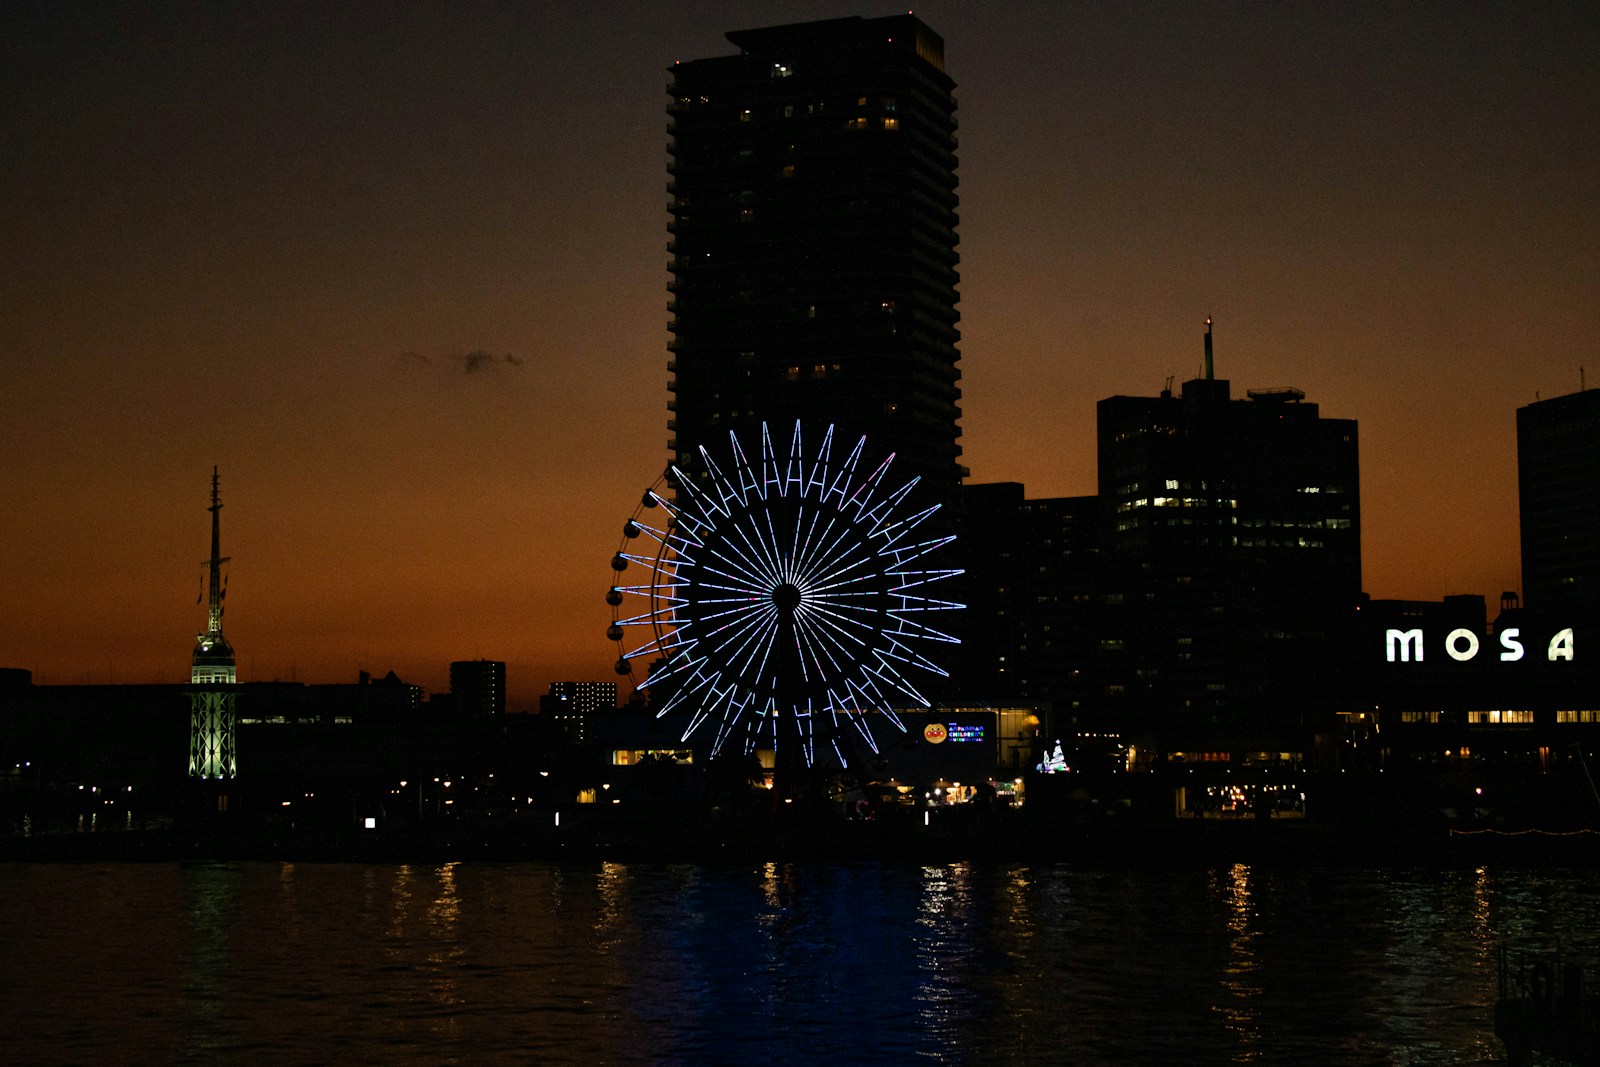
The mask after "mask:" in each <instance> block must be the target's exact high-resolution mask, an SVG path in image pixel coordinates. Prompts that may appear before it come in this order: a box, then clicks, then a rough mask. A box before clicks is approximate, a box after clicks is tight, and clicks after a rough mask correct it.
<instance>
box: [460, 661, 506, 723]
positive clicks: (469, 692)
mask: <svg viewBox="0 0 1600 1067" xmlns="http://www.w3.org/2000/svg"><path fill="white" fill-rule="evenodd" d="M450 700H451V703H452V704H453V705H454V707H455V713H456V714H457V715H465V716H468V717H472V718H486V717H489V716H495V715H504V714H505V713H506V665H505V663H504V662H502V661H500V660H493V659H471V660H457V661H456V662H454V663H452V664H450Z"/></svg>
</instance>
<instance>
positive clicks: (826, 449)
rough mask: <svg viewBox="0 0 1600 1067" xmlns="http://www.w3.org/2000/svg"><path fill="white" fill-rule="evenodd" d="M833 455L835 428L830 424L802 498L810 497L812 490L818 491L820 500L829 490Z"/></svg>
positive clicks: (802, 492) (824, 432) (823, 437)
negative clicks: (829, 465) (829, 473)
mask: <svg viewBox="0 0 1600 1067" xmlns="http://www.w3.org/2000/svg"><path fill="white" fill-rule="evenodd" d="M832 454H833V426H832V425H831V424H830V425H829V426H828V428H827V430H825V431H823V434H822V447H821V448H819V449H817V458H816V459H815V460H814V461H813V462H812V464H811V477H809V478H807V479H806V484H805V488H804V489H803V490H801V495H802V496H808V495H810V493H811V490H812V489H816V490H817V493H818V499H821V494H823V493H825V492H827V490H828V464H829V461H830V458H831V457H832Z"/></svg>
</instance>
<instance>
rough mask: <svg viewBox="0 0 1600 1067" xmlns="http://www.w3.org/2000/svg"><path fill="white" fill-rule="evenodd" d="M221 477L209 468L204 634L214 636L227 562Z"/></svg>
mask: <svg viewBox="0 0 1600 1067" xmlns="http://www.w3.org/2000/svg"><path fill="white" fill-rule="evenodd" d="M220 486H221V478H220V476H219V475H218V473H217V468H216V467H212V468H211V507H210V508H208V509H207V510H208V511H210V512H211V560H210V563H211V584H210V589H211V602H210V609H209V612H208V617H207V619H206V636H208V637H212V638H216V637H220V636H221V635H222V596H223V589H222V565H223V564H224V563H226V562H228V560H229V558H230V557H228V556H224V555H223V554H222V494H221V492H220Z"/></svg>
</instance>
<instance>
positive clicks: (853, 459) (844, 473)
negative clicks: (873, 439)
mask: <svg viewBox="0 0 1600 1067" xmlns="http://www.w3.org/2000/svg"><path fill="white" fill-rule="evenodd" d="M866 447H867V439H866V438H865V437H862V438H860V439H858V440H857V441H856V444H855V447H854V448H852V449H851V450H850V456H849V458H848V459H846V460H845V461H844V464H843V466H841V467H840V468H839V471H838V473H837V474H835V475H834V476H833V479H832V481H830V482H829V483H828V488H827V489H826V490H824V491H823V494H822V496H821V498H820V501H819V502H822V503H826V502H828V501H832V503H833V506H834V507H835V508H837V509H838V510H840V511H843V510H844V509H845V507H846V505H848V504H849V502H850V497H851V494H852V493H853V492H854V489H853V488H852V483H853V481H854V480H855V476H856V466H857V464H859V463H860V462H861V453H862V451H863V450H864V449H865V448H866Z"/></svg>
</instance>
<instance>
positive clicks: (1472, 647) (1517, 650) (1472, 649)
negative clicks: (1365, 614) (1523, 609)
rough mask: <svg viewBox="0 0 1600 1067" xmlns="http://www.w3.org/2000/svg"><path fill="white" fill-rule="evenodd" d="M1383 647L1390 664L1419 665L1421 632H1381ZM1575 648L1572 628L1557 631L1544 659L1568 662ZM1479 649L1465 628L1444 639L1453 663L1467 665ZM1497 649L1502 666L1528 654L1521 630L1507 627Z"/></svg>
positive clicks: (1469, 631)
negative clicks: (1498, 649)
mask: <svg viewBox="0 0 1600 1067" xmlns="http://www.w3.org/2000/svg"><path fill="white" fill-rule="evenodd" d="M1383 644H1384V654H1385V657H1386V658H1387V659H1388V661H1389V662H1390V663H1421V662H1422V649H1423V644H1424V642H1423V636H1422V631H1421V630H1395V629H1390V630H1385V631H1384V634H1383ZM1575 645H1576V640H1575V638H1574V637H1573V633H1572V627H1570V626H1569V627H1567V628H1566V629H1564V630H1558V631H1556V635H1555V636H1554V637H1552V638H1550V645H1549V647H1548V648H1547V649H1546V650H1545V658H1546V659H1548V660H1549V661H1550V662H1551V663H1554V662H1555V661H1556V660H1565V661H1567V662H1568V663H1571V662H1572V660H1573V658H1574V652H1575ZM1480 648H1481V642H1480V641H1479V639H1478V635H1477V634H1475V633H1473V632H1472V631H1471V630H1469V629H1467V628H1466V627H1458V628H1457V629H1454V630H1451V631H1450V632H1449V633H1448V634H1446V635H1445V638H1444V651H1445V654H1446V655H1448V656H1449V657H1450V658H1451V659H1453V660H1455V661H1456V662H1457V663H1467V662H1470V661H1471V660H1473V659H1476V658H1477V655H1478V652H1479V650H1480ZM1500 649H1501V651H1500V662H1502V663H1515V662H1517V661H1518V660H1520V659H1522V658H1523V657H1525V656H1526V655H1527V654H1528V650H1527V648H1526V647H1525V646H1524V645H1523V643H1522V631H1521V630H1520V629H1518V628H1517V627H1515V626H1508V627H1506V628H1505V629H1504V630H1501V631H1500Z"/></svg>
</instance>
